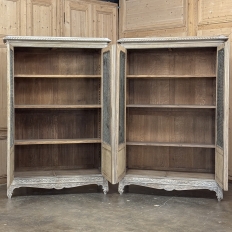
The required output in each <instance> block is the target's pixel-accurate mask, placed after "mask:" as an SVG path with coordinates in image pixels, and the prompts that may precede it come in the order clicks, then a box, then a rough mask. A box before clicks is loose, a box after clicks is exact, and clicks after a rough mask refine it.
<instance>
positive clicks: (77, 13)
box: [0, 0, 117, 183]
mask: <svg viewBox="0 0 232 232" xmlns="http://www.w3.org/2000/svg"><path fill="white" fill-rule="evenodd" d="M99 12H100V13H99ZM93 17H95V18H97V20H98V21H97V22H94V21H93ZM116 23H117V5H116V4H113V3H108V2H102V1H97V0H87V1H84V0H72V1H70V0H0V183H5V182H6V137H7V135H6V130H7V126H6V117H7V116H6V46H5V45H4V44H3V41H2V38H3V37H4V36H6V35H22V36H23V35H29V36H98V37H102V36H103V37H109V39H111V40H112V41H116V40H117V27H116V25H117V24H116Z"/></svg>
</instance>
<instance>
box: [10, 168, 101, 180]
mask: <svg viewBox="0 0 232 232" xmlns="http://www.w3.org/2000/svg"><path fill="white" fill-rule="evenodd" d="M98 174H101V173H100V171H99V170H98V169H79V170H51V171H43V170H41V171H15V172H14V177H15V178H31V177H34V178H41V177H45V178H46V177H56V176H57V177H68V176H84V175H98Z"/></svg>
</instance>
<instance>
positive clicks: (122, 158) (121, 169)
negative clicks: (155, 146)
mask: <svg viewBox="0 0 232 232" xmlns="http://www.w3.org/2000/svg"><path fill="white" fill-rule="evenodd" d="M126 59H127V54H126V50H125V49H124V48H123V47H122V46H120V45H118V46H117V70H116V72H117V76H116V83H117V84H116V95H117V97H116V115H117V120H116V121H117V126H116V128H117V130H118V133H117V135H118V136H117V138H116V143H117V144H116V145H115V147H116V157H115V166H116V170H115V171H116V173H115V179H114V183H118V182H119V181H120V180H121V179H122V178H123V177H124V176H125V173H126V94H125V92H126Z"/></svg>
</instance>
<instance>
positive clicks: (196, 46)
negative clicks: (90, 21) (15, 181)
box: [118, 37, 228, 200]
mask: <svg viewBox="0 0 232 232" xmlns="http://www.w3.org/2000/svg"><path fill="white" fill-rule="evenodd" d="M226 40H227V39H226V38H224V40H223V38H217V39H215V40H214V39H213V38H208V39H207V38H201V40H200V39H198V38H197V37H196V38H195V37H193V38H191V37H189V38H186V39H185V38H183V39H182V38H149V39H146V38H144V39H142V38H141V39H138V38H136V39H121V40H119V43H120V45H121V51H120V52H119V53H120V55H118V57H120V58H119V62H120V78H121V79H120V88H121V91H123V88H124V91H125V92H124V93H123V94H124V95H125V102H123V100H121V102H120V97H121V96H122V93H120V94H119V108H118V109H119V114H120V111H121V112H122V109H123V108H124V112H125V113H124V115H126V117H123V116H121V117H120V116H119V141H121V144H120V145H119V147H120V148H119V149H120V152H118V155H120V158H118V159H119V160H120V161H119V162H122V161H123V160H126V162H125V163H126V164H124V163H123V165H124V166H123V165H122V164H121V166H120V170H121V172H120V174H118V179H119V181H120V182H119V192H120V193H121V194H122V193H123V191H124V186H126V185H141V186H146V187H152V188H158V189H166V190H188V189H209V190H213V191H215V192H216V193H217V197H218V199H219V200H220V199H221V198H222V189H224V190H227V188H228V183H227V176H228V175H227V169H226V163H227V162H228V160H227V155H228V146H227V145H226V144H227V142H228V141H227V140H228V138H227V137H226V136H225V134H223V133H222V131H223V130H224V132H225V130H227V128H228V118H225V117H224V116H225V113H226V112H228V102H227V100H228V89H225V88H224V87H225V86H226V84H225V83H227V84H228V61H227V60H226V56H227V59H228V50H227V49H228V47H227V45H225V41H226ZM223 83H224V84H223ZM123 86H124V87H123ZM226 88H227V87H226ZM223 97H224V98H223ZM221 104H223V106H224V108H223V106H222V105H221ZM223 115H224V116H223ZM223 117H224V118H223ZM226 117H227V116H226ZM124 120H125V121H124ZM124 122H125V124H124ZM123 125H125V129H124V133H125V138H124V142H123V140H122V139H121V138H123V137H120V136H121V134H120V127H122V126H123ZM225 133H227V131H226V132H225ZM120 139H121V140H120ZM219 141H221V142H222V143H223V142H224V145H220V142H219ZM222 143H221V144H222ZM123 145H124V146H125V150H124V151H123V150H122V147H123ZM222 157H223V158H222ZM223 159H224V160H223ZM222 163H224V164H223V165H222ZM223 173H224V174H223ZM219 176H220V178H219ZM225 176H226V179H224V178H225Z"/></svg>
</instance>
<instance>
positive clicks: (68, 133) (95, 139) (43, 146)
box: [4, 36, 110, 198]
mask: <svg viewBox="0 0 232 232" xmlns="http://www.w3.org/2000/svg"><path fill="white" fill-rule="evenodd" d="M4 42H5V43H6V44H7V52H8V78H7V89H8V91H7V92H8V139H7V196H8V197H9V198H11V197H12V193H13V191H14V189H15V188H20V187H33V188H48V189H51V188H55V189H62V188H71V187H77V186H82V185H89V184H97V185H101V186H102V188H103V192H104V193H105V194H106V193H107V191H108V181H107V180H106V179H105V177H104V173H103V174H102V170H103V169H102V167H101V160H102V159H104V157H101V156H104V154H102V152H101V150H103V149H102V145H103V143H102V135H101V134H102V133H103V130H104V128H103V127H102V126H101V125H104V123H102V122H104V119H102V117H101V115H102V112H103V110H104V108H106V107H107V105H105V103H104V102H102V99H103V95H104V91H105V90H104V89H103V88H104V86H103V79H105V78H107V76H105V75H104V73H103V69H104V68H102V65H103V61H102V49H103V48H105V47H107V46H108V43H109V42H110V40H109V39H106V38H75V37H72V38H69V37H29V36H25V37H23V36H22V37H21V36H7V37H5V38H4ZM25 51H26V53H25ZM24 53H25V54H24ZM95 53H96V54H95ZM91 57H92V58H91ZM75 62H76V63H75ZM40 66H41V67H40ZM87 66H88V67H87ZM92 67H94V68H92ZM14 68H15V69H16V71H15V69H14ZM95 69H96V70H97V71H95ZM46 72H47V73H46ZM103 75H104V76H103ZM96 88H97V89H96ZM66 120H67V121H66ZM101 121H102V122H101ZM96 135H97V136H96ZM83 136H84V138H83ZM98 152H99V153H98Z"/></svg>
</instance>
